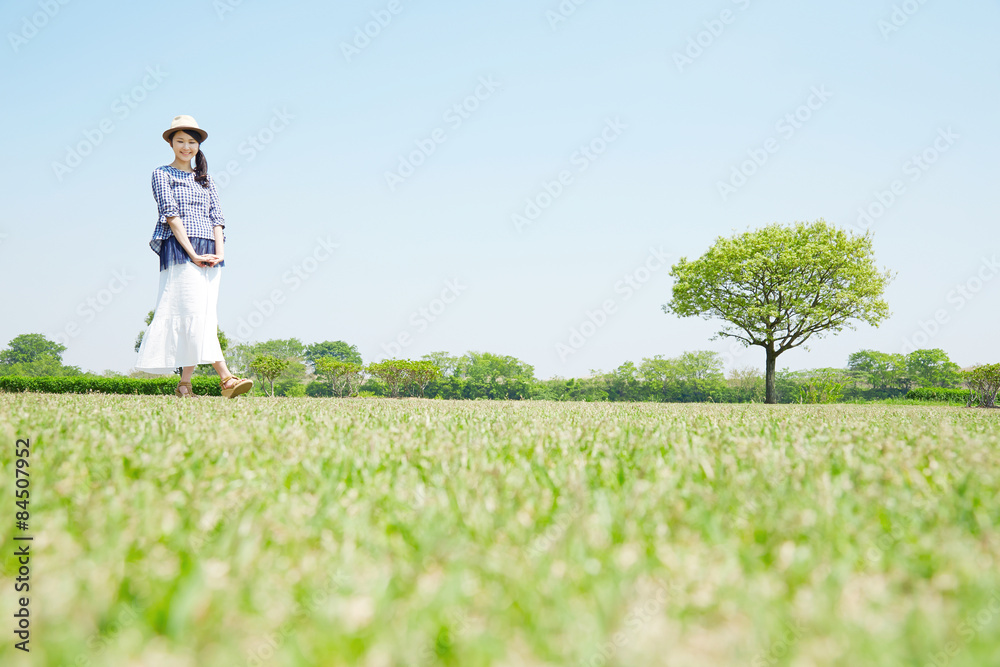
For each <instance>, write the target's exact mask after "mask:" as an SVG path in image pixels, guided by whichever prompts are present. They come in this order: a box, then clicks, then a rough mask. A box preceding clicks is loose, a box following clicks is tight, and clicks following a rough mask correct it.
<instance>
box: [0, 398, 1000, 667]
mask: <svg viewBox="0 0 1000 667" xmlns="http://www.w3.org/2000/svg"><path fill="white" fill-rule="evenodd" d="M0 433H2V434H3V438H4V446H3V449H2V454H0V462H2V464H3V473H2V479H0V498H3V499H4V509H3V511H2V512H0V536H2V540H3V559H2V562H3V582H2V593H0V608H2V609H3V617H4V618H6V619H7V621H6V623H5V624H3V628H2V629H3V637H4V640H3V644H2V645H0V664H3V665H19V664H25V665H27V664H31V665H74V666H76V665H80V666H82V665H130V666H140V665H141V666H143V667H161V666H174V665H184V666H202V665H206V666H211V667H216V666H230V665H232V666H236V665H273V666H275V667H277V666H279V665H353V664H358V665H386V666H389V665H437V664H445V665H462V666H467V665H468V666H475V665H511V666H515V665H586V666H590V665H595V666H596V665H622V666H626V665H627V666H644V665H671V666H686V665H692V666H694V665H698V666H704V665H796V666H802V665H844V666H848V665H849V666H851V667H856V666H859V665H886V666H888V665H920V666H923V665H939V666H940V665H968V666H970V667H971V666H975V667H982V666H984V665H997V664H1000V657H998V656H1000V568H998V565H1000V530H998V525H1000V490H998V489H1000V411H985V410H970V409H963V408H954V407H913V406H857V405H850V406H783V405H779V406H761V405H718V406H715V405H693V404H688V405H676V404H675V405H662V404H582V403H568V404H564V403H559V404H555V403H541V402H538V403H536V402H523V403H508V402H447V401H423V400H403V401H393V400H382V399H347V400H336V399H267V398H247V397H244V398H241V399H238V400H235V401H228V400H225V399H221V398H204V399H202V400H200V401H194V400H189V401H180V400H178V399H175V398H174V397H154V396H138V397H126V396H103V395H88V396H69V395H40V394H21V395H17V394H0ZM17 438H30V439H31V450H32V453H31V456H30V462H31V467H30V474H31V477H30V480H31V487H30V491H31V505H30V513H31V527H30V530H29V531H28V534H31V535H34V537H35V540H34V542H33V543H32V561H31V593H30V594H31V602H30V605H31V610H32V617H31V619H32V621H31V653H30V656H25V655H24V654H22V653H21V652H20V651H17V650H15V649H14V648H13V644H14V642H15V641H17V640H16V638H15V637H14V636H13V635H12V632H11V630H12V629H13V626H14V623H13V622H12V613H13V611H14V609H15V604H16V597H17V595H18V594H15V593H14V589H13V579H14V577H15V576H17V571H18V570H17V568H18V564H17V561H16V558H15V557H14V555H13V553H14V551H15V546H14V544H15V543H14V542H13V540H12V537H13V536H14V535H15V534H17V535H21V534H22V533H21V531H17V530H16V529H15V527H14V516H15V512H16V511H17V508H16V507H15V506H14V501H15V498H14V475H15V473H14V470H13V466H12V460H13V459H14V446H15V440H16V439H17Z"/></svg>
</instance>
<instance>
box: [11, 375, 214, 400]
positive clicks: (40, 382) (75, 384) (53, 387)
mask: <svg viewBox="0 0 1000 667" xmlns="http://www.w3.org/2000/svg"><path fill="white" fill-rule="evenodd" d="M179 380H180V378H178V377H168V378H127V377H113V378H105V377H96V376H92V375H90V376H76V377H51V376H47V377H28V376H22V375H9V376H4V377H0V391H6V392H20V391H37V392H44V393H48V394H86V393H90V392H96V393H101V394H144V395H157V394H159V395H169V394H173V393H174V389H175V388H176V387H177V382H178V381H179ZM191 388H192V390H194V393H196V394H202V395H206V396H221V395H222V394H221V392H220V387H219V381H218V379H217V378H208V377H192V378H191Z"/></svg>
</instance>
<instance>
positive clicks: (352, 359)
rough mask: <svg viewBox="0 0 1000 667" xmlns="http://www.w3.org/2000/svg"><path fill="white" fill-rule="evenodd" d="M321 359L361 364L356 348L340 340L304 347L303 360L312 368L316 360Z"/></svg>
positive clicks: (359, 354)
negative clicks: (327, 358) (328, 358)
mask: <svg viewBox="0 0 1000 667" xmlns="http://www.w3.org/2000/svg"><path fill="white" fill-rule="evenodd" d="M322 357H331V358H333V359H337V360H338V361H343V362H345V363H349V364H361V363H362V361H361V353H360V352H358V346H357V345H350V344H348V343H345V342H344V341H342V340H334V341H331V340H327V341H323V342H322V343H313V344H312V345H307V346H306V351H305V359H306V362H308V363H309V364H310V365H311V366H312V367H313V368H315V367H316V360H317V359H320V358H322Z"/></svg>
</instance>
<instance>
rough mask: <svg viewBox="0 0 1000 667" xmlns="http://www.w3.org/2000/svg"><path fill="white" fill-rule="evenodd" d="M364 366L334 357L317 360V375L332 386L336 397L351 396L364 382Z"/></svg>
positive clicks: (331, 388)
mask: <svg viewBox="0 0 1000 667" xmlns="http://www.w3.org/2000/svg"><path fill="white" fill-rule="evenodd" d="M362 370H363V368H362V366H361V365H360V364H355V363H351V362H348V361H341V360H340V359H336V358H334V357H332V356H323V357H319V358H317V359H316V374H317V375H318V376H320V377H321V378H323V380H324V381H325V382H326V383H327V384H329V385H330V391H331V392H332V393H333V395H334V396H344V395H345V394H346V395H348V396H349V395H351V394H352V393H354V392H355V391H356V390H357V388H358V387H359V386H361V382H362Z"/></svg>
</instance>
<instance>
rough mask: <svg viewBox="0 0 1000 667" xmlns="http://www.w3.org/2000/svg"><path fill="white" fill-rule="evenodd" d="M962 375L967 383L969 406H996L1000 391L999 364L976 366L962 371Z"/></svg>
mask: <svg viewBox="0 0 1000 667" xmlns="http://www.w3.org/2000/svg"><path fill="white" fill-rule="evenodd" d="M962 377H963V379H964V380H965V383H966V384H967V385H969V391H970V398H969V405H970V406H976V407H981V408H995V407H997V394H998V393H1000V364H986V365H982V366H976V367H975V368H973V369H972V370H968V371H965V372H964V373H962Z"/></svg>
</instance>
